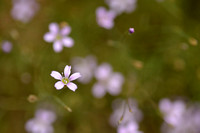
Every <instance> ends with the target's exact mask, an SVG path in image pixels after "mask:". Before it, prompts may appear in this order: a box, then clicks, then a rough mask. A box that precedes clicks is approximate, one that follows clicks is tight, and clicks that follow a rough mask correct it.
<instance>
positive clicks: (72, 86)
mask: <svg viewBox="0 0 200 133" xmlns="http://www.w3.org/2000/svg"><path fill="white" fill-rule="evenodd" d="M67 87H68V88H69V89H70V90H72V91H75V90H76V89H77V85H76V84H74V83H72V82H69V83H68V84H67Z"/></svg>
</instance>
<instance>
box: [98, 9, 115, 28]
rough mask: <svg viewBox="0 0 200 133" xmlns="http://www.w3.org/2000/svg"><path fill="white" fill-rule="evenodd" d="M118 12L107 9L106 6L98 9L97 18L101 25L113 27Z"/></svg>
mask: <svg viewBox="0 0 200 133" xmlns="http://www.w3.org/2000/svg"><path fill="white" fill-rule="evenodd" d="M115 16H116V14H115V13H114V12H113V11H107V10H106V9H105V8H104V7H99V8H97V10H96V20H97V23H98V25H99V26H101V27H103V28H105V29H112V28H113V26H114V19H115Z"/></svg>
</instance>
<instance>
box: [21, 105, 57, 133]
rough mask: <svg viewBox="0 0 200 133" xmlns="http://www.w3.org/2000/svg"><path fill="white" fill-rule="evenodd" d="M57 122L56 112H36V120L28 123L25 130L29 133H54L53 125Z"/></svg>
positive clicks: (43, 110) (42, 110) (40, 110)
mask: <svg viewBox="0 0 200 133" xmlns="http://www.w3.org/2000/svg"><path fill="white" fill-rule="evenodd" d="M55 120H56V115H55V113H54V112H52V111H50V110H46V109H39V110H37V111H36V114H35V118H33V119H30V120H28V121H27V123H26V125H25V128H26V130H27V131H28V132H29V133H53V127H52V124H53V122H54V121H55Z"/></svg>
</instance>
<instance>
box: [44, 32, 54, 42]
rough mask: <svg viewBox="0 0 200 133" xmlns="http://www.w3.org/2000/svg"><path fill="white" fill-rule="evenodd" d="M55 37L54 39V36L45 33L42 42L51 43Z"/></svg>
mask: <svg viewBox="0 0 200 133" xmlns="http://www.w3.org/2000/svg"><path fill="white" fill-rule="evenodd" d="M55 37H56V35H55V34H53V33H50V32H48V33H46V34H45V35H44V40H45V41H46V42H53V41H54V40H55Z"/></svg>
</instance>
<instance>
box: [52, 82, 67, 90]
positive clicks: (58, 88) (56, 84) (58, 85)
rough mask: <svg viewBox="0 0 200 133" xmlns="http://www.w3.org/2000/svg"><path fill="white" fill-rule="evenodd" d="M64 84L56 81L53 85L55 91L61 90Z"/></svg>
mask: <svg viewBox="0 0 200 133" xmlns="http://www.w3.org/2000/svg"><path fill="white" fill-rule="evenodd" d="M64 85H65V84H64V83H63V82H62V81H58V82H56V83H55V85H54V86H55V88H56V89H57V90H60V89H62V88H63V87H64Z"/></svg>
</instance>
